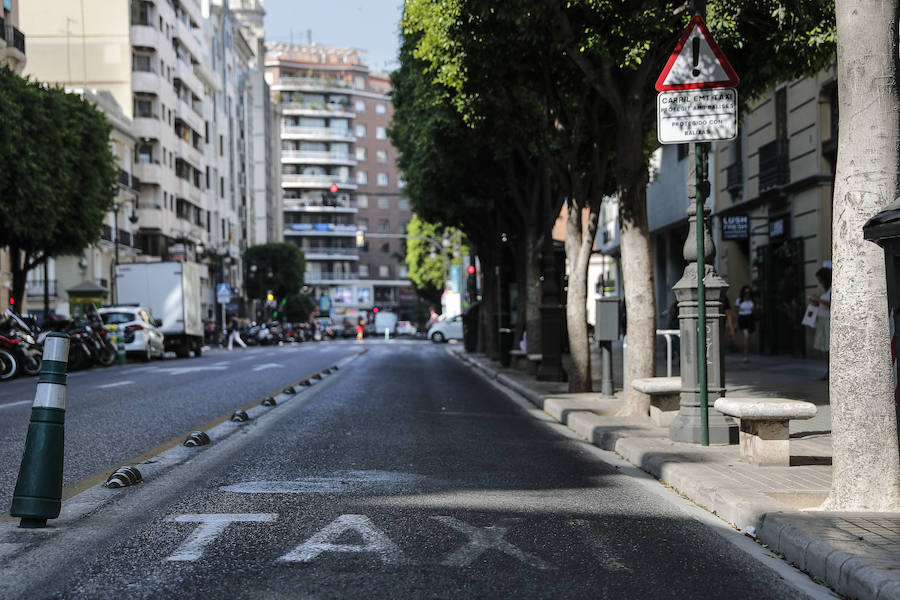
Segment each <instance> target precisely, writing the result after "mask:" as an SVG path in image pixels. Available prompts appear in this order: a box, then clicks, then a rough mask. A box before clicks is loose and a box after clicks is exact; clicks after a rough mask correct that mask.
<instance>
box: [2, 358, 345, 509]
mask: <svg viewBox="0 0 900 600" xmlns="http://www.w3.org/2000/svg"><path fill="white" fill-rule="evenodd" d="M358 351H359V348H356V347H354V345H348V344H346V343H341V342H321V343H306V344H296V345H288V346H280V347H279V346H262V347H260V346H255V347H250V348H247V349H246V350H243V349H235V350H234V351H232V352H226V351H225V350H223V349H216V350H212V351H209V352H206V353H204V355H203V356H202V357H201V358H185V359H176V358H168V359H166V360H163V361H159V360H154V361H152V362H149V363H140V362H138V363H129V364H127V365H124V366H113V367H109V368H105V369H104V368H99V367H95V368H93V369H89V370H84V371H76V372H74V373H70V374H69V376H68V385H67V389H66V448H65V466H64V471H63V472H64V475H65V477H64V480H63V485H64V486H73V485H75V484H77V482H79V481H81V480H82V479H84V478H86V477H90V476H92V475H95V474H99V475H102V473H103V472H106V473H108V472H110V471H111V470H113V467H115V466H117V465H119V464H121V463H123V462H125V461H127V460H128V459H130V458H132V457H135V456H138V455H140V454H142V453H144V452H146V451H148V450H150V449H152V448H156V447H157V446H159V445H161V444H165V443H166V442H169V441H171V440H173V439H174V438H177V437H181V438H182V439H183V438H184V436H185V435H186V434H187V433H189V432H191V431H193V430H195V429H198V428H200V427H202V426H203V425H205V424H207V423H209V422H210V421H212V420H215V419H217V418H220V417H222V416H228V415H229V414H230V413H231V412H233V411H234V410H235V409H236V408H239V407H241V406H243V405H245V404H247V403H248V402H251V401H253V400H254V399H257V398H262V397H265V396H266V395H268V394H270V393H272V392H274V391H277V390H279V389H282V388H284V387H285V386H286V385H288V384H290V383H293V382H294V381H296V380H297V379H300V378H301V377H304V376H306V375H308V374H310V373H313V372H316V371H318V370H320V369H323V368H325V367H328V366H330V365H333V364H334V363H335V362H336V361H337V360H339V359H341V358H343V357H346V356H350V355H352V354H353V353H355V352H358ZM169 356H170V357H172V356H174V355H172V354H169ZM36 383H37V378H36V377H20V378H17V379H14V380H11V381H4V382H2V383H0V510H3V511H6V510H9V505H10V502H11V501H12V493H13V488H14V487H15V484H16V476H17V474H18V470H19V463H20V462H21V459H22V450H23V448H24V446H25V434H26V433H27V431H28V421H29V418H30V415H31V404H32V402H33V400H34V392H35V388H36ZM69 491H77V490H76V489H73V490H67V492H69ZM66 495H67V496H68V495H69V494H68V493H67V494H66Z"/></svg>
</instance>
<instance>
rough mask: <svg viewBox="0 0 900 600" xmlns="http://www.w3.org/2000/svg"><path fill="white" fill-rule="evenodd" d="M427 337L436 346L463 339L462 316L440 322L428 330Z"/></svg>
mask: <svg viewBox="0 0 900 600" xmlns="http://www.w3.org/2000/svg"><path fill="white" fill-rule="evenodd" d="M425 337H427V338H428V339H429V340H431V341H432V342H435V343H436V344H440V343H442V342H446V341H449V340H461V339H463V323H462V315H456V316H455V317H451V318H449V319H443V320H441V321H438V322H437V323H435V324H434V325H432V326H431V328H429V329H428V333H427V334H426V336H425Z"/></svg>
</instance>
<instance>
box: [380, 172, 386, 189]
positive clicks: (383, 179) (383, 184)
mask: <svg viewBox="0 0 900 600" xmlns="http://www.w3.org/2000/svg"><path fill="white" fill-rule="evenodd" d="M387 184H388V176H387V173H379V174H378V185H380V186H381V187H387Z"/></svg>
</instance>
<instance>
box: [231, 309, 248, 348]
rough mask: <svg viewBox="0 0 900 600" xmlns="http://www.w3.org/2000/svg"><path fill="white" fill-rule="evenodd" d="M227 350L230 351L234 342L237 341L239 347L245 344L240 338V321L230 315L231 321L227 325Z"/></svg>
mask: <svg viewBox="0 0 900 600" xmlns="http://www.w3.org/2000/svg"><path fill="white" fill-rule="evenodd" d="M228 331H229V334H228V351H229V352H231V349H232V346H233V345H234V342H237V343H238V345H239V346H240V347H241V348H246V347H247V344H245V343H244V340H242V339H241V332H240V323H239V322H238V320H237V317H231V323H230V324H229V326H228Z"/></svg>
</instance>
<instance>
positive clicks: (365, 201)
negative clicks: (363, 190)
mask: <svg viewBox="0 0 900 600" xmlns="http://www.w3.org/2000/svg"><path fill="white" fill-rule="evenodd" d="M356 207H357V208H369V197H368V196H366V195H365V194H357V196H356Z"/></svg>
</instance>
